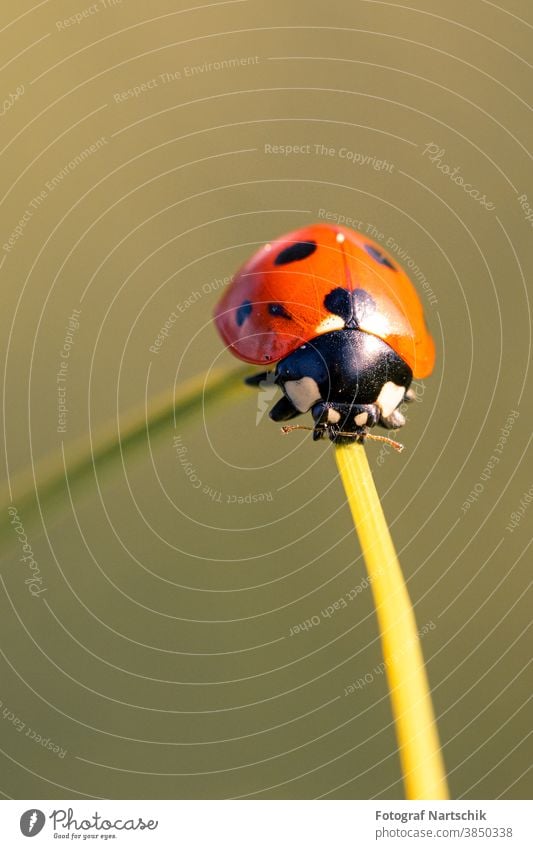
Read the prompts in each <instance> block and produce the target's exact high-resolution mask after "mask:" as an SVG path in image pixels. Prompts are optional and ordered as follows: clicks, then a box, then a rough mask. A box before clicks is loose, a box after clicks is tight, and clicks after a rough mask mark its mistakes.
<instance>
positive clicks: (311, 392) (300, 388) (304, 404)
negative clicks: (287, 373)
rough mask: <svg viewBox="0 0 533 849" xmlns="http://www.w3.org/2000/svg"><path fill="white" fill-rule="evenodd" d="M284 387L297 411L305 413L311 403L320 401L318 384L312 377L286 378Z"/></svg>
mask: <svg viewBox="0 0 533 849" xmlns="http://www.w3.org/2000/svg"><path fill="white" fill-rule="evenodd" d="M284 389H285V392H286V393H287V395H288V396H289V398H290V399H291V401H292V403H293V404H294V406H295V407H296V409H297V410H298V412H299V413H307V411H308V410H310V409H311V407H312V406H313V404H315V403H316V402H317V401H320V392H319V389H318V385H317V382H316V380H313V378H312V377H301V378H300V379H299V380H288V381H287V382H286V384H285V386H284Z"/></svg>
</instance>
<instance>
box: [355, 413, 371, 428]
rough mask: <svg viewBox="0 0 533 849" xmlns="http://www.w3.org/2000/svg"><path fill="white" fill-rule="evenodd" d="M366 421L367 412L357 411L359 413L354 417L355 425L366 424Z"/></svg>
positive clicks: (361, 425)
mask: <svg viewBox="0 0 533 849" xmlns="http://www.w3.org/2000/svg"><path fill="white" fill-rule="evenodd" d="M367 421H368V413H359V415H358V416H356V417H355V423H356V425H357V427H363V425H366V423H367Z"/></svg>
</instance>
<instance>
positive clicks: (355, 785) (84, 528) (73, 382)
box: [0, 0, 533, 799]
mask: <svg viewBox="0 0 533 849" xmlns="http://www.w3.org/2000/svg"><path fill="white" fill-rule="evenodd" d="M500 5H505V9H504V8H499V7H498V4H494V3H490V2H486V1H485V0H474V2H471V3H465V2H463V1H462V0H461V2H460V1H459V0H448V2H446V3H444V2H437V0H412V2H411V3H409V4H405V5H404V4H400V3H396V2H381V0H340V2H336V3H322V2H318V0H312V2H308V0H296V2H294V0H293V1H292V2H286V0H274V2H270V3H262V2H259V0H233V2H217V3H209V4H206V3H198V4H197V5H196V6H194V5H193V4H191V3H190V2H182V0H179V1H178V0H174V2H171V0H154V2H152V3H150V4H147V3H141V2H140V0H121V2H119V0H106V2H105V3H104V0H98V1H97V3H95V4H93V6H91V5H90V4H89V2H88V0H85V5H84V0H80V2H74V0H63V2H61V0H44V2H40V3H35V4H33V6H32V4H31V3H29V2H28V0H22V2H19V3H17V4H12V5H9V4H4V5H3V7H2V12H1V21H0V24H1V25H0V43H1V45H2V51H1V53H2V65H3V68H2V70H1V76H2V88H1V91H2V98H3V99H4V104H3V107H2V115H1V116H0V126H1V131H2V133H1V163H2V186H1V189H2V199H1V238H0V243H1V245H2V247H1V250H0V278H1V287H2V304H3V308H2V316H1V322H2V337H1V338H2V355H3V360H4V362H5V363H6V367H5V372H3V375H4V378H5V431H4V441H3V451H2V454H3V462H4V463H5V464H6V476H8V478H9V482H10V484H11V499H12V503H13V504H14V505H15V507H16V506H17V498H18V497H19V498H20V497H21V496H22V490H21V489H20V485H19V484H18V483H17V481H18V479H19V478H18V475H19V473H22V472H23V471H24V470H25V469H27V468H28V467H31V464H32V463H33V464H34V466H35V469H36V472H35V475H36V478H35V484H36V490H37V492H38V490H39V482H40V480H41V477H40V475H41V472H40V471H39V469H40V468H41V466H40V462H42V461H43V460H44V459H45V458H49V457H50V456H51V457H54V456H55V457H56V462H57V458H59V462H61V450H62V446H63V447H64V451H65V456H66V458H67V460H66V465H67V468H68V463H69V460H68V458H69V454H70V452H71V450H72V449H71V446H72V444H74V443H76V442H77V440H79V439H81V440H82V441H84V444H86V446H87V447H89V445H90V443H89V434H90V435H91V436H94V437H96V436H97V434H98V433H100V431H101V429H102V428H106V427H109V426H110V423H111V427H114V428H115V429H116V428H117V427H118V428H121V427H123V423H124V422H125V421H127V416H128V415H129V414H130V411H131V410H132V409H135V408H137V407H139V406H141V407H142V405H143V404H144V402H145V397H147V398H148V399H151V398H155V397H156V396H158V395H159V393H161V392H162V391H164V390H168V389H171V388H172V387H173V386H174V385H176V386H177V387H179V385H180V384H181V383H182V382H183V381H185V380H186V379H187V378H189V377H191V376H194V375H196V374H200V373H202V372H204V371H205V370H206V369H210V368H211V367H217V368H227V369H232V368H234V366H235V365H236V361H235V360H234V359H233V358H232V357H231V356H230V355H229V354H228V353H227V352H226V351H225V350H224V347H223V345H222V344H221V342H220V340H219V338H218V337H217V334H216V332H215V329H214V326H213V324H212V320H211V314H212V309H213V306H214V304H215V302H216V300H217V298H218V297H219V295H220V292H221V291H222V287H223V286H224V285H225V283H224V278H228V277H229V276H230V275H231V274H232V273H233V271H234V270H235V269H236V267H238V265H239V264H240V263H241V262H243V261H244V259H245V258H246V257H247V256H248V255H249V254H250V253H251V252H252V251H253V250H254V249H255V248H256V247H257V246H259V245H261V244H262V243H263V242H265V241H267V240H269V239H271V238H273V237H275V236H277V235H279V234H281V233H283V232H284V231H287V230H289V229H291V228H294V227H298V226H301V225H304V224H308V223H311V222H312V221H314V220H317V219H318V218H319V216H320V214H321V213H320V212H319V211H320V210H327V211H329V212H330V213H332V214H333V215H338V216H340V215H342V216H346V217H349V218H353V219H354V220H355V221H356V222H357V223H356V224H355V226H357V227H358V228H359V229H360V230H362V231H363V232H367V233H368V234H371V231H372V234H373V237H374V238H375V239H376V240H377V241H379V242H380V243H381V244H382V245H383V246H384V248H385V249H388V251H389V253H390V255H391V256H393V257H396V259H397V261H401V257H402V256H403V257H404V265H406V263H408V262H409V258H411V268H412V265H413V263H416V265H417V266H418V267H419V269H420V273H421V274H423V275H424V276H425V278H426V280H427V281H428V285H429V286H430V287H431V290H432V291H433V293H434V297H433V298H431V299H430V298H429V297H428V295H427V294H424V291H423V289H422V286H421V285H420V284H418V285H419V288H420V292H421V297H422V300H423V302H424V304H425V307H426V313H427V319H428V323H429V325H430V327H431V329H432V332H433V334H434V336H435V338H436V342H437V348H438V362H437V367H436V370H435V373H434V374H433V375H432V376H431V378H429V379H427V380H426V381H424V382H423V383H418V385H417V391H418V394H419V398H420V403H418V404H415V405H413V406H412V408H411V409H410V413H409V422H408V425H407V427H406V428H405V429H404V430H403V432H402V433H401V437H400V438H401V439H402V440H403V442H404V443H405V444H406V448H407V450H406V451H405V452H404V454H402V455H401V456H399V455H396V454H393V453H391V452H389V451H388V450H385V451H384V450H383V449H381V450H380V448H379V446H376V445H374V444H369V446H368V453H369V455H370V458H371V463H372V466H373V469H374V471H375V476H376V480H377V485H378V488H379V490H380V493H381V495H382V498H383V503H384V507H385V511H386V513H387V515H388V518H389V520H390V523H391V526H392V531H393V535H394V538H395V542H396V544H397V547H398V550H399V552H400V555H401V561H402V564H403V568H404V570H405V573H406V576H407V579H408V583H409V590H410V593H411V595H412V598H413V601H414V603H415V606H416V615H417V620H418V624H419V626H420V628H421V629H422V630H423V631H426V632H427V633H425V634H424V636H423V649H424V652H425V656H426V659H427V665H428V673H429V677H430V680H431V684H432V688H433V695H434V700H435V707H436V711H437V714H438V717H439V727H440V733H441V736H442V742H443V746H444V755H445V759H446V764H447V767H448V770H449V774H450V783H451V790H452V793H453V795H454V797H456V798H457V797H461V798H496V797H500V796H501V797H506V798H523V797H526V796H528V795H530V794H531V783H530V782H529V783H528V776H527V775H526V772H527V768H528V765H529V763H530V760H531V756H530V755H531V750H530V748H529V749H528V745H527V735H528V731H529V726H530V719H531V714H530V712H528V707H527V700H528V696H529V691H530V686H529V684H530V681H528V677H527V663H528V659H529V654H530V651H529V650H530V643H528V636H527V627H528V625H529V620H530V611H531V602H529V606H528V603H527V600H526V595H525V592H526V589H527V586H528V578H529V576H528V571H529V569H528V565H529V562H530V554H529V553H528V549H527V546H528V541H529V539H530V529H531V516H532V515H533V509H532V508H530V507H529V501H531V495H527V496H526V498H524V494H525V493H527V492H528V490H529V492H530V493H531V494H533V490H531V489H530V487H531V484H532V479H531V467H530V466H528V464H527V454H526V451H527V447H528V445H529V439H530V419H529V417H530V415H531V411H532V410H531V401H530V388H528V384H527V382H526V379H527V370H528V365H529V361H530V314H529V300H528V294H527V282H526V277H527V275H528V274H529V270H530V268H531V262H532V239H531V235H532V232H531V222H528V221H527V220H526V217H527V207H525V206H524V208H522V207H521V202H520V200H519V198H520V197H521V196H523V195H524V194H525V195H528V200H527V201H524V199H522V204H525V203H526V202H529V204H531V205H532V206H533V188H532V187H531V185H528V182H527V178H528V177H529V176H530V173H531V165H530V160H529V154H528V152H527V145H528V142H529V140H530V138H531V118H530V113H529V107H528V106H527V102H526V101H527V98H528V95H529V94H530V91H531V78H530V77H529V76H528V73H527V72H528V68H529V65H528V63H527V61H526V60H527V58H528V49H529V48H530V46H531V19H530V21H529V23H528V22H527V20H526V18H527V17H528V14H529V17H531V9H530V4H529V3H528V2H526V0H510V2H506V3H505V4H500ZM84 10H85V13H86V14H85V16H83V12H84ZM76 15H78V16H79V17H78V18H76V17H75V16H76ZM70 16H74V19H73V21H71V22H70V26H68V25H67V24H68V23H69V22H68V20H67V24H65V23H64V21H65V20H66V19H68V18H69V17H70ZM529 58H530V57H529ZM232 60H237V61H236V62H235V61H232ZM209 63H211V66H210V64H209ZM217 63H219V64H217ZM200 67H203V70H202V71H200V70H198V69H199V68H200ZM195 68H196V71H195ZM143 84H144V87H143ZM134 87H138V88H139V89H140V90H138V91H137V92H134V91H133V89H134ZM128 90H131V91H130V92H129V93H128ZM17 94H18V96H17ZM10 95H12V96H11V97H10ZM98 140H100V141H99V143H98V144H96V143H97V142H98ZM430 144H431V145H434V147H432V148H431V150H432V151H434V154H433V161H431V159H430V151H427V152H426V153H424V151H425V149H426V147H427V146H428V145H430ZM91 145H96V146H95V147H94V148H92V149H91ZM265 145H283V146H287V145H303V146H307V145H309V148H307V147H304V150H306V151H307V150H309V152H301V153H292V154H291V153H289V154H288V155H284V154H282V153H274V152H268V150H269V149H268V148H266V149H265ZM315 145H317V146H319V145H324V146H325V147H326V148H330V149H333V154H332V155H326V154H324V153H323V152H321V150H322V149H321V148H319V149H318V152H317V149H315ZM87 149H88V150H89V152H88V153H85V154H83V156H80V154H82V152H83V151H87ZM437 151H438V154H437V155H435V152H437ZM347 154H349V155H350V157H351V158H349V156H348V155H347ZM76 157H78V158H76ZM372 157H373V158H374V159H373V160H372ZM380 162H381V164H379V163H380ZM69 163H71V164H70V165H69ZM439 165H440V168H439ZM455 168H458V169H459V170H458V171H455V176H456V177H457V175H458V174H459V175H462V176H463V178H464V181H465V183H467V184H468V185H469V187H470V188H469V190H470V191H471V194H467V193H466V191H465V189H464V188H463V187H461V185H460V184H459V183H458V182H454V180H453V179H452V177H453V169H455ZM62 169H64V170H63V171H62ZM446 171H447V172H448V173H446ZM450 172H452V173H451V174H450ZM60 173H62V174H63V177H62V178H58V179H57V180H55V184H51V185H52V189H50V188H49V186H48V187H47V183H49V184H50V181H52V180H53V179H54V177H56V175H58V174H60ZM36 198H37V200H35V199H36ZM24 217H25V218H26V220H25V221H23V224H22V225H21V226H20V227H19V230H18V232H19V234H20V235H19V237H18V238H14V239H13V240H12V244H9V241H8V240H9V239H10V236H12V234H13V233H14V231H15V230H16V228H17V226H18V225H19V222H20V221H21V219H23V218H24ZM372 228H375V231H374V230H372ZM395 246H396V247H395ZM420 279H421V278H420ZM226 282H227V281H226ZM74 309H76V310H80V311H81V313H80V315H79V329H77V330H76V331H75V333H74V340H73V342H72V344H71V348H70V356H69V359H68V367H67V378H66V383H65V384H63V385H64V386H65V390H66V399H67V407H68V413H67V415H66V432H64V433H58V430H57V424H58V421H57V416H58V410H57V402H58V395H57V385H58V384H57V382H56V375H57V373H58V371H59V369H60V364H61V361H62V356H61V353H60V352H61V350H62V348H63V345H64V340H65V336H66V333H67V330H66V328H67V325H68V319H69V316H71V315H72V312H73V310H74ZM173 311H174V312H176V314H177V319H176V321H175V322H174V324H173V325H171V326H170V327H169V330H168V336H167V337H166V338H164V340H163V344H161V345H160V347H159V349H157V348H156V350H158V352H157V353H153V352H152V351H150V347H151V346H154V343H155V340H156V339H157V337H158V334H159V333H160V331H161V328H162V327H163V326H164V325H165V322H166V321H167V319H168V317H169V315H170V314H171V313H172V312H173ZM267 400H268V399H267V398H265V397H264V396H263V397H261V396H260V398H259V402H258V397H257V394H256V393H254V392H253V391H251V390H247V391H243V393H242V394H241V395H240V396H239V397H238V398H234V399H232V400H229V401H228V402H227V403H226V404H225V405H223V406H218V407H212V408H206V409H205V410H204V414H203V417H202V415H199V416H198V417H197V418H196V419H195V420H189V421H188V422H187V423H184V424H183V427H181V426H180V425H179V424H178V428H177V431H176V433H178V434H179V435H180V436H181V443H180V445H181V452H180V453H178V452H177V451H176V446H175V444H174V437H175V436H176V433H175V432H174V431H173V430H172V428H170V429H169V430H168V432H167V433H165V434H163V435H162V436H161V437H160V438H159V439H158V440H157V441H154V442H153V443H151V444H150V447H149V448H148V446H145V447H144V449H143V450H141V451H137V452H136V453H132V454H126V455H125V456H124V458H123V463H122V464H121V463H118V465H115V467H114V468H113V469H110V470H109V471H108V472H107V473H105V474H102V473H100V472H99V473H98V474H95V475H92V476H91V478H90V479H88V480H87V481H86V482H85V483H84V485H83V486H82V487H78V488H76V489H73V491H72V494H71V495H72V497H71V499H69V493H68V489H67V483H66V481H65V485H64V487H63V492H62V493H61V494H59V495H58V497H57V498H56V503H55V505H50V504H48V503H47V504H46V505H45V506H43V508H42V514H41V515H40V516H39V517H38V520H37V521H32V520H31V518H30V516H28V520H27V522H25V516H24V514H23V512H22V511H21V513H20V520H21V522H22V525H23V526H24V528H25V531H26V534H27V536H28V540H29V544H30V545H31V548H32V551H33V554H34V557H35V560H36V561H37V562H38V565H39V569H40V572H41V578H42V584H41V586H42V587H43V588H44V587H45V588H46V591H45V592H42V593H41V594H40V595H39V596H38V597H32V595H31V594H30V592H29V590H28V585H27V584H25V579H26V578H27V576H28V573H29V570H28V568H27V566H26V564H25V563H23V562H21V561H20V559H19V558H20V555H21V551H20V550H19V548H20V547H19V546H18V544H17V540H16V534H15V532H14V531H13V532H12V533H11V537H10V538H8V540H7V542H4V552H3V559H2V571H1V575H2V582H1V585H0V605H1V615H0V635H1V647H2V648H1V650H2V656H1V657H0V664H1V667H2V671H1V691H0V700H1V702H2V705H1V710H2V712H3V714H2V715H3V719H2V722H1V723H0V736H1V740H0V747H1V755H0V756H1V760H2V771H1V776H2V777H1V779H0V791H1V792H2V794H3V795H4V796H5V797H14V798H65V797H74V798H76V797H79V798H85V797H112V798H113V797H114V798H194V797H204V798H218V797H224V798H225V797H258V798H261V797H263V798H270V797H279V798H289V799H290V798H314V797H327V798H372V797H376V796H377V797H380V796H381V797H398V796H401V793H402V787H401V781H400V771H399V762H398V758H397V754H396V751H395V740H394V734H393V729H392V727H391V717H390V711H389V704H388V696H387V690H386V684H385V680H384V675H383V674H380V672H381V671H382V670H381V669H380V667H379V664H380V662H381V655H380V647H379V641H378V638H377V629H376V621H375V617H374V613H373V609H372V599H371V593H370V592H369V591H368V590H365V589H364V584H361V582H362V581H363V579H364V566H363V563H362V561H361V557H360V552H359V548H358V545H357V542H356V540H355V538H354V534H353V527H352V526H351V523H350V517H349V513H348V509H347V508H346V506H345V503H344V498H343V493H342V490H341V486H340V484H339V481H338V479H337V476H336V471H335V464H334V461H333V457H332V451H331V448H330V446H329V445H327V444H325V443H324V444H313V443H312V441H311V440H310V438H309V436H306V435H305V434H304V433H302V434H293V435H292V436H290V437H286V438H285V437H282V436H280V433H279V428H278V427H277V426H276V425H274V424H273V423H272V422H271V421H270V420H269V419H268V417H267V416H266V415H263V416H261V412H262V410H263V409H264V408H265V407H266V406H267ZM516 413H518V415H516ZM257 419H259V421H258V422H257ZM113 423H115V424H113ZM506 423H507V426H506ZM502 429H504V431H505V432H504V433H503V434H502ZM491 458H492V459H491ZM494 458H496V459H494ZM187 463H189V464H190V465H187ZM253 496H257V499H254V497H253ZM5 498H6V512H7V504H9V498H10V493H9V491H8V489H7V488H6V495H5ZM6 512H4V519H5V515H6ZM513 513H514V514H517V515H518V516H519V518H520V521H518V522H517V519H516V516H515V518H514V519H512V514H513ZM510 523H512V524H510ZM354 587H358V588H359V589H360V590H361V591H360V592H359V593H358V594H357V597H356V599H355V600H354V601H351V602H349V603H348V604H347V605H346V606H345V607H342V608H340V609H338V610H335V609H333V615H330V616H328V610H327V608H328V606H331V605H333V604H334V602H335V601H336V600H338V599H340V598H341V597H346V594H347V593H349V592H350V590H352V589H353V588H354ZM330 612H331V611H330ZM308 619H311V620H312V621H313V622H315V623H316V624H315V625H314V626H313V627H312V629H311V630H308V631H305V630H303V631H300V633H297V634H294V635H293V636H291V629H292V628H293V627H294V626H295V625H298V623H302V622H304V621H305V620H308ZM353 682H359V684H358V686H357V688H356V689H355V692H354V693H353V694H351V695H345V694H344V691H345V688H347V687H348V685H349V684H350V683H353ZM23 724H24V727H23ZM29 729H31V731H30V730H29ZM36 735H39V736H40V738H41V742H39V737H37V736H36ZM48 740H50V742H51V746H53V745H57V746H58V747H60V751H59V752H54V751H53V749H51V748H50V749H47V748H45V745H43V741H44V744H46V742H47V741H48ZM62 752H64V754H62Z"/></svg>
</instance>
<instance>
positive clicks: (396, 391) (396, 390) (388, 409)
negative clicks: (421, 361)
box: [376, 380, 405, 417]
mask: <svg viewBox="0 0 533 849" xmlns="http://www.w3.org/2000/svg"><path fill="white" fill-rule="evenodd" d="M404 395H405V386H398V385H397V384H396V383H393V382H392V380H388V381H387V383H386V384H385V385H384V387H383V389H382V390H381V392H380V393H379V395H378V397H377V399H376V404H377V405H378V407H379V409H380V410H381V414H382V416H384V417H386V416H390V414H391V413H392V412H393V411H394V410H395V409H396V407H397V406H398V404H401V402H402V401H403V397H404Z"/></svg>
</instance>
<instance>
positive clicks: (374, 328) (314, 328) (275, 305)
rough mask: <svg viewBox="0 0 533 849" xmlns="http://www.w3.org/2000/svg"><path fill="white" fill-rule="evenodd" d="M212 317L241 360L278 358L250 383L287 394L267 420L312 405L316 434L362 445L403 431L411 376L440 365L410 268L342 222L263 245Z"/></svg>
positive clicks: (283, 418)
mask: <svg viewBox="0 0 533 849" xmlns="http://www.w3.org/2000/svg"><path fill="white" fill-rule="evenodd" d="M215 323H216V327H217V329H218V331H219V333H220V335H221V336H222V339H223V340H224V342H225V343H226V344H227V346H228V347H229V349H230V350H231V351H232V352H233V353H234V354H235V355H236V356H237V357H239V358H240V359H241V360H245V361H246V362H249V363H255V364H263V365H265V364H269V365H272V366H273V365H274V364H275V370H273V371H271V370H269V371H267V372H264V371H263V372H260V373H259V374H256V375H254V376H252V377H251V378H248V379H247V383H249V384H250V385H255V386H259V384H261V383H262V382H263V381H265V380H269V379H270V380H272V381H274V382H275V384H277V386H278V387H279V388H280V389H281V390H282V392H283V396H282V397H281V398H280V400H278V401H277V403H276V404H275V405H274V407H273V408H272V410H271V411H270V417H271V418H272V419H273V420H274V421H276V422H281V421H287V420H289V419H293V418H295V417H296V416H299V415H300V414H302V413H307V412H309V411H311V414H312V416H313V419H314V428H313V437H314V439H320V438H322V437H329V438H330V439H331V440H332V441H333V442H351V441H359V442H362V441H364V440H365V438H366V437H367V436H370V434H369V433H368V429H369V428H372V427H374V425H380V426H381V427H384V428H399V427H402V426H403V425H404V424H405V418H404V416H403V414H402V413H401V411H400V409H399V407H400V405H401V404H402V403H403V402H404V401H410V400H412V399H413V397H414V395H413V392H412V390H410V388H409V387H410V384H411V381H412V379H413V377H416V378H424V377H426V376H427V375H429V374H430V373H431V371H432V370H433V366H434V362H435V345H434V342H433V339H432V337H431V335H430V333H429V331H428V329H427V326H426V323H425V320H424V312H423V309H422V304H421V302H420V299H419V297H418V294H417V292H416V289H415V287H414V286H413V284H412V283H411V281H410V280H409V277H408V276H407V274H406V273H405V272H404V271H403V270H402V268H400V266H399V265H398V264H397V263H396V260H392V259H391V258H390V257H389V256H387V254H386V253H385V252H384V251H383V250H382V248H381V247H380V246H379V245H378V244H376V243H375V242H373V241H371V240H370V239H367V238H366V237H365V236H364V235H363V234H361V233H357V232H355V231H353V230H350V229H348V228H346V227H340V226H336V225H330V224H323V223H321V224H314V225H312V226H308V227H303V228H302V229H300V230H295V231H293V232H291V233H288V234H287V235H285V236H281V237H280V238H278V239H276V240H275V241H273V242H271V243H269V244H267V245H264V246H263V247H262V248H261V249H260V250H258V251H257V252H256V253H255V254H254V255H253V256H252V257H251V258H250V259H249V260H248V262H246V263H245V264H244V265H243V266H242V268H240V270H239V271H238V272H237V274H236V275H235V277H234V278H233V279H232V282H231V284H230V285H229V287H228V289H227V290H226V292H225V293H224V295H223V297H222V298H221V300H220V302H219V303H218V305H217V307H216V309H215ZM289 429H291V428H286V430H289Z"/></svg>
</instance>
